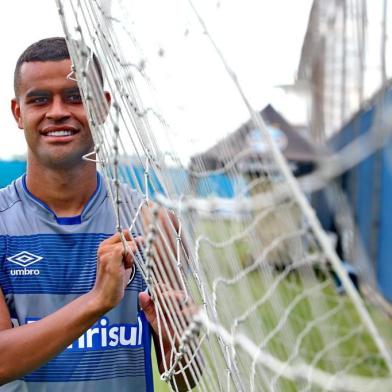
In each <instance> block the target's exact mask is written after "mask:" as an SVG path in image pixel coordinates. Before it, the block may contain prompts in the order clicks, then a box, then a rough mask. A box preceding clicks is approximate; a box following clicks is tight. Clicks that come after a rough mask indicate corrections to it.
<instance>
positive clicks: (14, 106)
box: [11, 98, 24, 129]
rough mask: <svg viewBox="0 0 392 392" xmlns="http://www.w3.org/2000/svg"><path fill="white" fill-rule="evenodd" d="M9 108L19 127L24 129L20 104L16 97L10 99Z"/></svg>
mask: <svg viewBox="0 0 392 392" xmlns="http://www.w3.org/2000/svg"><path fill="white" fill-rule="evenodd" d="M11 110H12V114H13V116H14V119H15V121H16V123H17V124H18V128H19V129H24V126H23V120H22V117H21V114H20V105H19V102H18V101H17V99H16V98H13V99H12V100H11Z"/></svg>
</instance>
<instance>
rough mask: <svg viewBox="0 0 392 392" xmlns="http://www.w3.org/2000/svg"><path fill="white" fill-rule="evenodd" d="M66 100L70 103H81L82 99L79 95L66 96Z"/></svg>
mask: <svg viewBox="0 0 392 392" xmlns="http://www.w3.org/2000/svg"><path fill="white" fill-rule="evenodd" d="M66 99H67V102H70V103H82V97H81V95H80V94H79V93H75V94H70V95H67V97H66Z"/></svg>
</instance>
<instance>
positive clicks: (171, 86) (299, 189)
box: [57, 0, 392, 391]
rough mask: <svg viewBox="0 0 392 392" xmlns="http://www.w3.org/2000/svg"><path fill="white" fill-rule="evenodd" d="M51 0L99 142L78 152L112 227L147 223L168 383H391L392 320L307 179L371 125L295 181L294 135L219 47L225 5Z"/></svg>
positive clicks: (335, 167)
mask: <svg viewBox="0 0 392 392" xmlns="http://www.w3.org/2000/svg"><path fill="white" fill-rule="evenodd" d="M57 4H58V7H59V13H60V16H61V20H62V23H63V27H64V32H65V36H66V39H67V43H68V45H69V49H70V53H71V57H72V61H73V70H72V72H71V73H70V75H69V77H70V78H75V79H76V80H77V81H78V84H79V87H80V89H81V92H82V95H83V100H84V103H85V107H86V110H87V113H88V116H89V121H90V126H91V130H92V133H93V137H94V141H95V151H94V152H92V153H91V154H89V155H88V156H86V157H85V159H90V160H92V161H96V162H97V163H98V164H99V168H100V171H101V172H102V174H103V175H104V177H105V178H106V181H107V184H108V189H109V192H110V194H111V198H112V201H113V208H114V210H115V212H116V216H117V226H118V230H122V229H125V228H126V229H130V230H131V231H132V232H136V233H139V234H141V235H143V237H144V238H145V248H144V250H143V255H142V257H140V258H136V259H135V261H136V264H137V268H139V269H140V271H141V272H142V274H143V276H144V278H145V280H146V282H147V284H148V287H149V291H150V293H151V295H152V298H153V300H154V304H155V308H156V311H157V325H156V327H157V330H158V338H157V340H156V342H155V343H156V348H157V349H158V350H160V351H161V352H163V353H167V354H168V355H165V356H164V357H163V367H162V369H161V372H162V375H161V378H162V379H163V380H164V381H166V382H168V384H169V385H170V387H171V388H172V389H173V390H175V391H176V390H180V389H183V388H184V385H185V389H188V390H191V389H192V388H194V389H195V390H200V391H324V390H332V391H368V390H369V391H371V390H378V391H381V390H382V391H388V390H390V389H391V388H392V378H391V370H392V360H391V356H390V348H389V343H390V342H389V339H388V336H387V335H388V333H387V332H386V331H387V330H388V329H390V323H389V320H388V319H386V318H385V317H384V316H383V314H382V313H381V312H379V310H378V309H377V308H375V307H373V306H372V305H366V304H365V303H364V301H363V299H362V298H361V296H360V295H359V293H358V291H357V289H356V287H355V284H354V283H355V282H353V281H352V280H351V279H350V277H349V274H348V273H347V271H346V270H345V269H344V267H343V264H342V263H341V261H340V260H339V258H338V256H337V255H336V253H335V250H334V247H333V244H332V241H331V239H330V238H329V237H328V236H327V234H326V233H325V232H324V230H323V229H322V228H321V226H320V224H319V222H318V220H317V218H316V216H315V213H314V211H313V210H312V209H311V208H310V205H309V202H308V199H307V196H306V195H305V193H304V190H305V191H306V192H307V194H309V192H311V191H313V190H315V189H319V188H321V187H322V186H324V185H325V183H326V179H327V180H328V179H330V178H332V177H334V176H336V175H338V174H339V173H341V172H342V171H344V170H347V168H348V167H350V165H351V166H352V165H353V164H354V163H353V162H355V161H358V160H360V159H363V158H364V157H366V156H367V155H369V154H370V153H371V152H372V151H374V150H375V149H376V148H378V147H379V146H380V145H382V142H380V138H379V137H377V136H374V134H372V135H373V136H372V142H371V143H367V144H366V145H367V147H368V148H366V150H365V151H364V149H363V148H358V147H357V149H355V145H351V148H352V149H353V150H352V151H354V154H349V158H350V159H347V156H348V154H346V152H344V153H341V154H340V155H339V156H336V157H334V158H335V159H330V162H329V163H330V164H329V165H328V166H327V165H321V166H320V169H319V170H316V171H314V172H313V173H312V174H310V175H307V176H305V177H302V179H301V181H300V182H298V181H297V180H296V178H295V177H294V176H293V171H292V167H290V164H289V162H288V160H287V159H286V157H285V156H284V155H283V154H282V150H284V148H285V146H286V143H287V140H286V139H285V137H284V135H282V134H281V133H279V132H278V131H277V130H276V129H275V128H274V126H273V125H274V124H270V125H272V126H267V125H266V123H265V121H264V119H263V117H262V115H260V113H258V112H257V111H255V110H254V109H253V108H252V106H251V104H250V103H249V101H248V99H247V97H246V94H245V93H244V91H243V89H242V88H241V86H240V84H239V81H238V78H237V76H236V74H234V72H233V71H232V68H231V67H230V66H229V60H232V61H233V63H234V65H236V61H237V58H236V57H234V56H233V58H231V56H230V54H229V56H228V58H225V57H224V56H223V53H224V50H225V49H226V48H227V42H226V40H225V33H227V29H226V28H225V26H226V27H227V25H225V21H226V22H227V15H226V14H225V10H226V8H225V4H220V3H213V4H212V3H211V4H198V8H195V6H194V4H193V3H192V2H186V1H185V2H184V1H183V2H179V1H175V0H173V1H166V2H161V3H159V2H153V1H147V0H143V1H142V2H140V1H132V2H123V1H121V0H117V1H98V0H96V1H94V0H85V1H81V0H69V1H61V0H57ZM244 8H245V6H244ZM249 11H250V13H251V9H250V10H249ZM248 16H250V15H248ZM230 22H231V23H232V21H230ZM97 60H98V62H99V64H100V66H101V68H102V77H103V81H104V90H105V91H108V92H109V93H110V96H111V99H110V100H108V98H107V95H105V93H104V90H103V89H102V82H101V80H100V72H99V71H98V69H97V66H96V61H97ZM241 61H242V62H243V63H246V61H247V59H241ZM228 111H229V112H230V111H233V113H230V116H229V115H228ZM234 112H235V113H234ZM249 116H250V120H249V121H247V122H246V123H245V124H244V126H243V127H242V128H241V129H242V130H241V131H240V132H238V133H236V134H234V133H232V131H233V122H234V123H236V124H238V123H239V120H238V119H241V118H246V117H249ZM377 129H378V130H379V129H381V131H379V132H383V133H382V135H384V134H385V132H384V131H385V127H381V128H380V127H378V128H377ZM379 134H380V133H378V135H379ZM216 135H217V136H216ZM376 135H377V134H376ZM215 138H217V139H221V138H223V139H222V141H221V142H220V143H219V147H218V144H216V146H215V147H210V146H211V145H212V144H213V143H214V141H215ZM381 139H382V140H384V139H385V138H381ZM375 140H377V142H375ZM367 142H368V140H367ZM358 143H360V144H359V146H360V147H363V146H364V145H365V144H364V142H363V140H362V141H360V142H358ZM355 151H356V152H357V153H355ZM358 151H359V152H358ZM134 190H136V191H137V192H138V194H139V195H142V197H140V198H139V200H140V202H139V204H138V205H137V206H135V203H134V202H133V200H134V199H133V198H134V192H135V191H134ZM336 194H338V191H334V192H333V193H332V198H334V195H336ZM339 200H340V199H339ZM336 204H338V205H339V206H341V205H344V206H346V207H347V203H346V204H345V203H344V200H340V202H339V203H336ZM349 215H350V214H349V212H348V211H346V215H344V216H348V217H347V218H346V219H343V221H344V222H346V223H345V227H346V228H347V225H348V224H347V221H348V222H349V223H350V224H352V220H351V218H350V216H349ZM342 216H343V215H342ZM344 216H343V217H344ZM349 232H350V233H351V234H352V232H353V229H352V228H351V229H350V230H349ZM124 246H126V244H125V242H124ZM192 303H195V304H197V305H198V310H197V311H196V312H188V311H186V310H187V309H188V308H189V305H190V304H192Z"/></svg>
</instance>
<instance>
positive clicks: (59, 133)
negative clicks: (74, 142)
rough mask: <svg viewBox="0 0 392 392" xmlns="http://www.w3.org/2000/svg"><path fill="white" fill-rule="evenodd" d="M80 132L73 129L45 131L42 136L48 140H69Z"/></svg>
mask: <svg viewBox="0 0 392 392" xmlns="http://www.w3.org/2000/svg"><path fill="white" fill-rule="evenodd" d="M78 132H79V131H78V130H77V129H73V128H57V129H44V130H43V131H41V135H42V136H44V137H48V138H55V139H59V140H60V139H68V138H70V137H72V136H74V135H76V134H77V133H78Z"/></svg>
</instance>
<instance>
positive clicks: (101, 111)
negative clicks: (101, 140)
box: [96, 91, 112, 124]
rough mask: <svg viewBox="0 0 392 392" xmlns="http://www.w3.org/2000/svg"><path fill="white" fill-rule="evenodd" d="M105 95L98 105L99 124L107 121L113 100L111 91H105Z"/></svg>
mask: <svg viewBox="0 0 392 392" xmlns="http://www.w3.org/2000/svg"><path fill="white" fill-rule="evenodd" d="M103 95H104V97H102V96H101V98H100V99H99V100H98V102H97V103H98V104H97V106H96V109H97V115H98V124H103V123H104V122H105V121H106V118H107V116H108V113H109V110H110V105H111V102H112V96H111V95H110V93H109V91H104V92H103ZM105 101H106V102H105Z"/></svg>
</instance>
